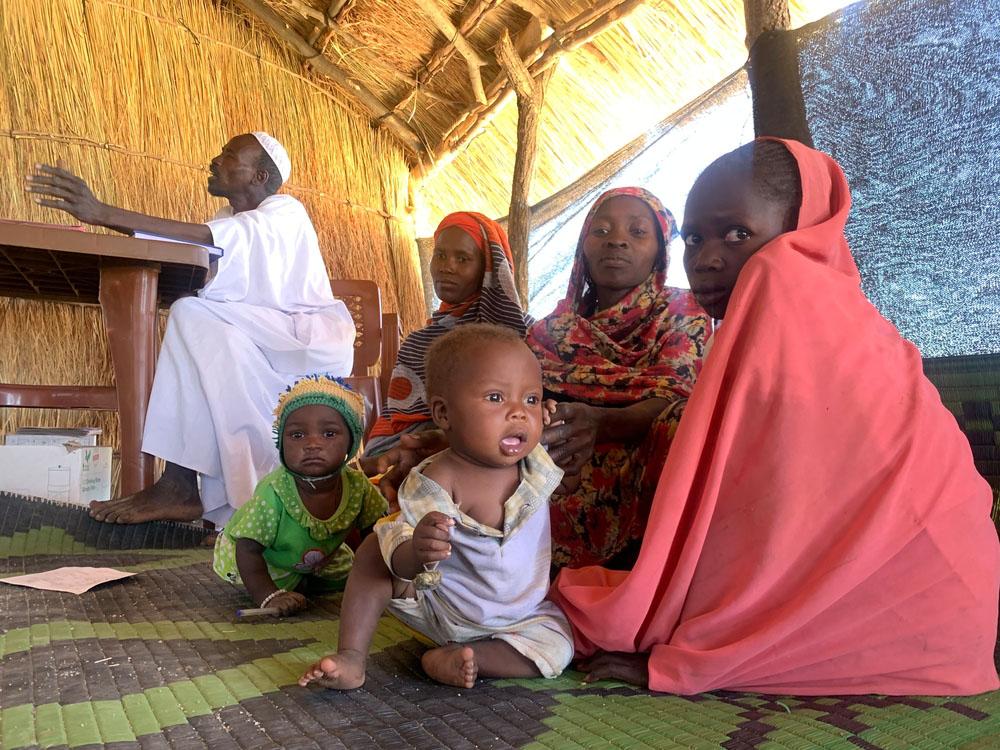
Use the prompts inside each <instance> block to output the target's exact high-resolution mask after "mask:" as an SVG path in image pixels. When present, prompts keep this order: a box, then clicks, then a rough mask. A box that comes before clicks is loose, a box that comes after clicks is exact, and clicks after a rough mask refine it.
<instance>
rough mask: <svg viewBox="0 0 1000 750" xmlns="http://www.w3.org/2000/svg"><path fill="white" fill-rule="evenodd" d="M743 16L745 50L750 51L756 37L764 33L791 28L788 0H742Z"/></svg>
mask: <svg viewBox="0 0 1000 750" xmlns="http://www.w3.org/2000/svg"><path fill="white" fill-rule="evenodd" d="M743 15H744V17H745V18H746V25H747V37H746V45H747V49H751V48H752V47H753V45H754V42H756V41H757V37H759V36H760V35H761V34H763V33H764V32H765V31H779V30H784V29H789V28H791V26H792V17H791V14H790V13H789V12H788V0H743Z"/></svg>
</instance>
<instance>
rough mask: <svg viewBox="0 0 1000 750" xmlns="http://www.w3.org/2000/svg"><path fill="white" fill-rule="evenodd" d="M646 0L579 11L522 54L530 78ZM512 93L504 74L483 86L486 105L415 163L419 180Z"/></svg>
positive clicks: (616, 0)
mask: <svg viewBox="0 0 1000 750" xmlns="http://www.w3.org/2000/svg"><path fill="white" fill-rule="evenodd" d="M645 2H646V0H603V2H599V3H596V4H594V6H593V7H591V8H589V9H588V10H585V11H583V12H582V13H579V14H578V15H577V16H575V17H574V18H573V19H571V20H570V21H568V22H566V24H565V25H564V26H562V27H561V28H560V29H559V30H557V31H556V32H555V33H554V34H552V35H551V36H548V37H546V38H545V39H543V40H542V41H541V42H540V43H539V44H538V46H537V47H536V48H535V49H534V50H533V51H532V52H531V53H529V54H528V55H526V56H525V58H524V62H525V63H526V64H527V67H528V71H529V73H530V74H531V77H532V78H536V77H537V76H538V75H539V74H540V73H542V72H544V71H545V70H548V69H549V68H550V67H552V66H553V65H554V64H555V63H556V62H557V61H558V59H559V58H560V57H561V56H562V55H564V54H566V53H567V52H570V51H572V50H574V49H577V48H578V47H580V46H582V45H584V44H586V43H588V42H590V41H592V40H593V39H594V38H595V37H597V36H599V35H600V34H602V33H604V32H605V31H607V30H608V29H609V28H611V27H612V26H614V25H615V24H616V23H618V22H619V21H621V20H622V19H623V18H625V17H627V16H628V15H629V14H630V13H632V12H633V11H635V10H636V9H637V8H639V6H641V5H643V4H644V3H645ZM512 94H513V88H512V87H511V85H510V81H509V78H508V77H507V76H506V75H504V76H499V77H498V78H497V79H496V80H494V81H493V82H492V83H491V84H490V85H489V87H488V88H487V89H486V97H487V99H488V100H489V102H488V104H486V105H481V104H477V105H474V106H472V107H470V108H469V109H467V110H466V111H465V112H462V113H461V114H459V116H458V117H457V118H456V120H455V123H454V124H453V125H452V126H451V128H449V129H448V130H447V131H446V132H445V134H444V136H443V137H442V138H441V141H440V142H439V143H438V145H437V147H435V148H434V150H433V152H432V154H431V163H430V166H429V167H423V166H422V165H418V166H417V167H416V168H415V170H414V176H415V177H416V178H418V179H419V178H423V177H427V176H428V175H430V174H432V173H433V172H434V170H435V169H436V168H437V166H438V165H440V164H442V163H444V162H447V161H448V160H450V159H451V158H452V157H453V156H454V154H456V153H458V152H459V151H461V150H462V149H464V148H465V147H466V146H467V145H468V144H469V142H470V141H471V140H472V139H473V138H475V137H476V136H477V135H479V133H480V132H481V131H482V129H483V128H484V127H486V125H487V124H488V123H489V121H490V120H491V119H492V118H493V116H494V115H495V114H496V113H497V112H498V111H499V110H500V109H501V108H502V107H503V105H504V104H505V103H506V102H507V99H508V98H509V97H510V96H511V95H512Z"/></svg>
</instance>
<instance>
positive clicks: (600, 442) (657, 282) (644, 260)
mask: <svg viewBox="0 0 1000 750" xmlns="http://www.w3.org/2000/svg"><path fill="white" fill-rule="evenodd" d="M675 234H676V229H675V226H674V219H673V216H672V215H671V214H670V212H669V211H667V210H666V209H665V208H664V207H663V204H661V203H660V201H659V200H658V199H657V198H656V197H655V196H653V195H652V194H650V193H648V192H647V191H645V190H643V189H642V188H634V187H628V188H616V189H614V190H609V191H608V192H606V193H604V194H603V195H601V197H600V198H598V199H597V201H596V202H595V203H594V205H593V207H592V208H591V209H590V213H588V215H587V218H586V220H585V221H584V225H583V231H582V232H581V233H580V240H579V243H578V244H577V250H576V260H575V262H574V264H573V270H572V272H571V275H570V282H569V288H568V289H567V290H566V297H565V298H564V299H563V300H562V301H561V302H560V303H559V304H558V305H557V306H556V309H555V310H554V311H553V312H552V314H551V315H549V316H548V317H547V318H544V319H542V320H540V321H539V322H538V323H536V324H535V325H534V326H533V327H532V328H531V329H530V330H529V332H528V345H529V346H530V347H531V348H532V349H533V350H534V352H535V354H536V356H537V357H538V359H539V361H540V362H541V365H542V378H543V381H544V384H545V389H546V396H547V397H551V398H554V399H556V400H557V401H559V402H560V403H559V405H558V407H557V411H556V413H555V415H554V416H553V418H552V426H550V427H548V428H547V429H546V430H545V434H544V435H543V438H542V439H543V442H544V443H545V444H546V446H547V447H548V449H549V453H550V454H551V455H552V458H553V459H554V460H555V461H556V463H558V464H559V465H560V466H561V467H562V468H563V469H564V470H565V471H566V477H565V478H564V480H563V485H562V486H561V488H560V490H557V496H556V497H554V498H553V500H552V505H551V507H552V537H553V539H552V561H553V564H555V565H558V566H565V565H571V566H574V567H575V566H580V565H589V564H597V563H605V564H609V565H611V566H623V567H630V566H631V562H632V559H634V554H635V552H636V551H637V549H638V542H639V540H640V539H641V537H642V534H643V531H644V530H645V526H646V518H647V516H648V514H649V506H650V502H651V500H652V496H653V492H654V490H655V489H656V483H657V480H658V479H659V476H660V471H661V470H662V468H663V462H664V461H665V460H666V456H667V451H668V449H669V447H670V441H671V440H672V439H673V436H674V433H675V431H676V429H677V423H678V422H679V420H680V416H681V412H682V411H683V409H684V405H685V404H686V403H687V397H688V396H689V395H690V393H691V389H692V386H693V385H694V381H695V377H696V375H697V373H698V370H699V368H700V366H701V357H702V354H703V349H704V345H705V341H706V338H707V337H708V335H709V332H710V326H711V321H710V320H709V318H708V316H707V315H705V314H704V312H703V311H702V310H701V308H699V307H698V305H697V303H696V302H695V301H694V298H693V297H692V296H691V294H690V293H689V292H687V291H684V290H680V289H674V288H672V287H668V286H667V285H666V273H667V261H668V251H667V245H668V243H669V242H670V239H671V238H672V237H673V236H674V235H675ZM560 492H561V493H562V494H559V493H560Z"/></svg>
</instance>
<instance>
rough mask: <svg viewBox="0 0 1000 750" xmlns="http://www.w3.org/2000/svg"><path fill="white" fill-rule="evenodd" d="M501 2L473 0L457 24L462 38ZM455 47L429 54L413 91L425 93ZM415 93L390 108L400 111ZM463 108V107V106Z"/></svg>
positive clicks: (500, 0) (418, 72)
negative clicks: (418, 90)
mask: <svg viewBox="0 0 1000 750" xmlns="http://www.w3.org/2000/svg"><path fill="white" fill-rule="evenodd" d="M502 2H503V0H475V2H473V3H472V4H471V5H470V6H469V8H468V10H467V11H466V12H465V15H464V16H462V20H461V21H460V22H459V24H458V30H459V32H461V33H462V35H463V36H468V35H469V34H471V33H472V31H473V30H475V28H476V27H477V26H478V25H479V23H480V21H482V20H483V19H484V18H485V17H486V15H487V14H488V13H489V12H490V11H491V10H493V9H494V8H496V7H497V6H498V5H500V3H502ZM455 52H456V49H455V45H454V44H452V43H451V42H448V43H446V44H443V45H442V46H440V47H438V48H437V49H436V50H434V52H433V53H431V56H430V58H429V59H428V60H427V62H426V63H424V65H423V68H422V69H421V70H418V71H417V73H416V74H415V76H414V77H415V78H416V81H417V83H416V85H415V87H414V89H416V88H420V89H421V90H422V91H424V92H425V93H426V91H427V85H428V83H429V82H430V80H431V78H433V77H434V76H435V75H436V74H437V73H438V72H439V71H440V70H441V69H442V68H444V66H445V65H447V63H448V61H449V60H451V58H452V56H453V55H454V54H455ZM414 93H415V91H410V92H409V93H407V94H406V95H405V96H404V97H403V98H402V99H400V100H399V102H397V103H396V105H395V106H394V107H393V108H392V110H393V112H395V111H397V110H398V109H400V108H401V107H402V106H403V105H404V104H405V103H406V102H408V101H409V100H410V99H411V98H412V97H413V95H414ZM463 106H464V105H463Z"/></svg>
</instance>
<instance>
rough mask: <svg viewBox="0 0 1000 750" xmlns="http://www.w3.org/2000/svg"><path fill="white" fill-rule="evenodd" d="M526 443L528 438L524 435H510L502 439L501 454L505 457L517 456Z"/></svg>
mask: <svg viewBox="0 0 1000 750" xmlns="http://www.w3.org/2000/svg"><path fill="white" fill-rule="evenodd" d="M526 442H527V439H526V436H525V435H524V434H522V433H517V434H515V435H508V436H507V437H505V438H501V439H500V452H501V453H503V454H504V455H505V456H516V455H517V454H518V453H520V452H521V451H522V450H523V449H524V445H525V443H526Z"/></svg>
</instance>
